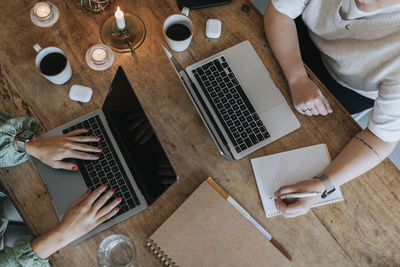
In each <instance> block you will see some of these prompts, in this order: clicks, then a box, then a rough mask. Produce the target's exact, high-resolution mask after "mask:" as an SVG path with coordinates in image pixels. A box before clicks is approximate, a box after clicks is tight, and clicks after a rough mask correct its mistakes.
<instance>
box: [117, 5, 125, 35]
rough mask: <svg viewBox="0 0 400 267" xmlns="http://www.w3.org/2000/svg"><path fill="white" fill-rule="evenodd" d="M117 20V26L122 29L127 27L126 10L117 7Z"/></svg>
mask: <svg viewBox="0 0 400 267" xmlns="http://www.w3.org/2000/svg"><path fill="white" fill-rule="evenodd" d="M115 20H116V21H117V27H118V29H120V30H123V29H125V26H126V25H125V18H124V12H122V11H121V9H119V7H118V8H117V11H115Z"/></svg>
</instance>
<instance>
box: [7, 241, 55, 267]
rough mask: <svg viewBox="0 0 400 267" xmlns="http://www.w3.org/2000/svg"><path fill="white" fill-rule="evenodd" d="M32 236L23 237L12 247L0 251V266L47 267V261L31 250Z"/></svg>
mask: <svg viewBox="0 0 400 267" xmlns="http://www.w3.org/2000/svg"><path fill="white" fill-rule="evenodd" d="M32 239H33V237H32V236H24V237H22V238H20V239H19V240H17V241H16V242H15V244H14V247H12V248H10V247H5V248H4V249H3V250H2V251H0V266H16V267H17V266H22V267H28V266H29V267H48V266H51V265H50V263H49V261H48V260H43V259H41V258H39V256H37V255H36V253H35V252H34V251H33V250H32V247H31V240H32Z"/></svg>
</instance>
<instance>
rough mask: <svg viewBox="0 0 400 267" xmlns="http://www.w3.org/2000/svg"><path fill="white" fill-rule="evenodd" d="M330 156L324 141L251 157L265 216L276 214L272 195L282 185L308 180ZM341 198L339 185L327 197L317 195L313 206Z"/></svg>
mask: <svg viewBox="0 0 400 267" xmlns="http://www.w3.org/2000/svg"><path fill="white" fill-rule="evenodd" d="M329 162H330V156H329V152H328V149H327V147H326V145H325V144H319V145H314V146H308V147H303V148H299V149H295V150H290V151H286V152H282V153H277V154H273V155H268V156H263V157H259V158H254V159H251V164H252V166H253V171H254V176H255V178H256V182H257V187H258V191H259V193H260V197H261V201H262V203H263V206H264V211H265V214H266V216H267V217H272V216H276V215H279V211H278V210H277V209H276V207H275V203H274V200H273V199H270V197H271V196H273V195H274V192H275V191H276V190H278V189H279V188H280V187H281V186H284V185H289V184H294V183H297V182H300V181H302V180H308V179H311V178H313V177H315V176H316V175H318V174H320V173H322V172H323V170H324V169H325V168H326V167H327V166H328V165H329ZM337 201H343V196H342V192H341V191H340V188H339V187H338V188H336V190H335V192H333V193H332V194H330V195H329V196H328V197H326V198H321V197H320V198H319V199H317V200H316V201H315V202H314V204H313V207H317V206H321V205H326V204H330V203H334V202H337Z"/></svg>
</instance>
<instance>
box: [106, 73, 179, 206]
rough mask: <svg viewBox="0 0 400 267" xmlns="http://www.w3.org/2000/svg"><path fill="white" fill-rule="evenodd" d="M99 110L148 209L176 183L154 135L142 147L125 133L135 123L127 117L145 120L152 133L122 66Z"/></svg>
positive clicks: (171, 168) (173, 172) (130, 134)
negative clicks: (132, 115) (137, 115)
mask: <svg viewBox="0 0 400 267" xmlns="http://www.w3.org/2000/svg"><path fill="white" fill-rule="evenodd" d="M102 110H103V113H104V114H105V117H106V120H107V123H108V125H109V127H110V129H111V131H112V133H113V136H114V139H115V140H116V142H117V143H118V147H119V148H120V150H121V152H122V154H123V157H124V159H125V161H126V162H127V165H128V167H129V169H130V171H131V173H132V175H133V177H134V179H135V181H136V183H137V185H138V187H139V189H140V190H141V192H142V194H143V196H144V197H145V199H146V201H147V203H148V204H149V205H150V204H151V203H153V202H154V201H155V200H156V199H157V198H158V197H159V196H160V195H161V194H162V193H163V192H165V191H166V190H167V188H168V187H169V186H170V185H172V184H173V183H174V182H175V181H176V180H177V175H176V173H175V171H174V170H173V167H172V165H171V163H170V162H169V160H168V158H167V156H166V154H165V152H164V150H163V148H162V146H161V144H160V142H159V140H158V138H157V136H156V134H155V133H153V134H152V136H151V138H150V139H149V141H147V142H146V143H145V144H143V145H141V144H139V142H136V141H133V140H132V138H130V137H131V136H132V135H133V134H132V133H127V131H126V130H127V128H129V125H130V124H132V123H134V121H132V120H130V119H128V117H129V116H130V114H140V116H141V120H145V121H146V122H147V123H148V124H149V125H150V127H151V129H152V126H151V124H150V122H149V121H148V119H147V116H146V114H145V113H144V110H143V108H142V106H141V104H140V102H139V100H138V98H137V97H136V94H135V92H134V90H133V89H132V86H131V85H130V82H129V80H128V78H127V76H126V74H125V72H124V70H123V69H122V67H121V66H119V67H118V70H117V72H116V74H115V77H114V79H113V82H112V84H111V86H110V88H109V91H108V93H107V97H106V99H105V100H104V104H103V107H102ZM120 114H123V115H122V116H121V115H120ZM125 114H126V116H125ZM135 116H136V115H135ZM122 117H124V118H122ZM153 132H154V131H153ZM134 152H135V153H134ZM160 173H161V174H160Z"/></svg>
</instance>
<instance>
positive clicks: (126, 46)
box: [100, 13, 146, 53]
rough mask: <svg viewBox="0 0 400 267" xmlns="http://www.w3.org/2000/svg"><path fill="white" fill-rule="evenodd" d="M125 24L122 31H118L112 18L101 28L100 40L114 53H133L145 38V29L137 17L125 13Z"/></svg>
mask: <svg viewBox="0 0 400 267" xmlns="http://www.w3.org/2000/svg"><path fill="white" fill-rule="evenodd" d="M125 24H126V26H125V28H124V29H122V30H121V29H119V28H118V27H117V22H116V21H115V17H114V16H112V17H109V18H108V19H107V20H106V21H105V22H104V23H103V25H102V26H101V30H100V36H101V40H102V41H103V43H104V44H106V45H108V46H109V47H111V49H112V50H114V51H115V52H119V53H127V52H135V50H136V49H138V48H139V46H140V45H141V44H142V43H143V42H144V39H145V37H146V27H145V25H144V23H143V21H142V20H141V19H140V18H139V17H138V16H135V15H133V14H129V13H125Z"/></svg>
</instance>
